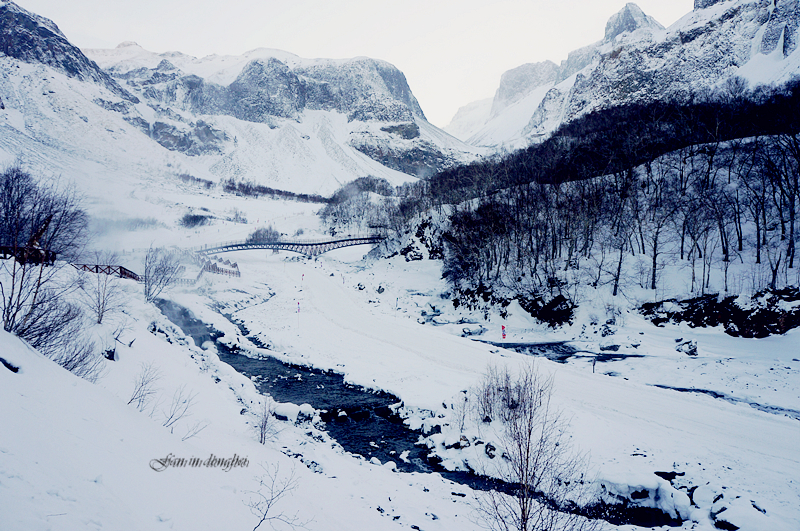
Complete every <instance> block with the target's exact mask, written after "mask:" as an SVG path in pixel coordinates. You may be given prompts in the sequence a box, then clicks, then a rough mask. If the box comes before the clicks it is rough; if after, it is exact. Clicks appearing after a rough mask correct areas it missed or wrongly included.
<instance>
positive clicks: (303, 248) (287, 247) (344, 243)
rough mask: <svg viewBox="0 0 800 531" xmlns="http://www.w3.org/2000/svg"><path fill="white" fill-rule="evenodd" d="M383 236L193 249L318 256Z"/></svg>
mask: <svg viewBox="0 0 800 531" xmlns="http://www.w3.org/2000/svg"><path fill="white" fill-rule="evenodd" d="M384 239H385V237H384V236H362V237H349V238H339V239H331V240H317V241H294V242H293V241H274V242H260V243H254V242H247V241H234V242H226V243H222V244H219V245H215V246H211V247H201V248H199V249H195V252H197V253H200V254H205V255H209V254H218V253H227V252H231V251H248V250H253V249H273V250H277V251H291V252H294V253H300V254H304V255H306V256H319V255H321V254H322V253H327V252H328V251H333V250H334V249H341V248H342V247H353V246H355V245H375V244H378V243H380V242H382V241H383V240H384Z"/></svg>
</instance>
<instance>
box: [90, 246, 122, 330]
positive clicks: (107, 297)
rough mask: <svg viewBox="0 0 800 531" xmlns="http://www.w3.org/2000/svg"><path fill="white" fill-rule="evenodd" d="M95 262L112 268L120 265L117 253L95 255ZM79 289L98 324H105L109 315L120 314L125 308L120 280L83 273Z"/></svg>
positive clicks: (104, 275) (100, 274)
mask: <svg viewBox="0 0 800 531" xmlns="http://www.w3.org/2000/svg"><path fill="white" fill-rule="evenodd" d="M93 262H94V263H95V264H97V265H105V266H112V265H116V264H117V263H118V258H117V255H116V254H115V253H103V252H96V253H94V258H93ZM78 287H79V288H80V290H81V294H82V298H81V300H82V302H83V304H84V306H86V308H87V309H88V310H89V311H90V312H91V314H92V316H93V317H94V319H95V320H96V322H97V324H103V319H105V317H106V316H107V315H111V314H114V313H116V312H119V311H120V310H122V309H123V308H124V307H125V294H124V292H123V290H122V285H121V284H120V281H119V278H117V277H115V276H114V275H106V274H104V273H82V274H81V275H80V277H79V281H78Z"/></svg>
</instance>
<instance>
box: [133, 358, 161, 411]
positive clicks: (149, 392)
mask: <svg viewBox="0 0 800 531" xmlns="http://www.w3.org/2000/svg"><path fill="white" fill-rule="evenodd" d="M160 378H161V373H160V372H159V370H158V369H156V368H155V367H154V366H153V364H152V363H143V364H142V368H141V370H140V371H139V374H137V375H136V380H134V383H133V392H132V393H131V398H130V400H128V404H129V405H130V404H133V405H134V407H135V408H136V409H138V410H139V411H144V410H145V408H147V405H148V404H149V403H150V402H151V401H152V400H153V397H154V396H155V394H156V393H157V392H158V389H156V388H155V383H156V382H157V381H158V380H159V379H160Z"/></svg>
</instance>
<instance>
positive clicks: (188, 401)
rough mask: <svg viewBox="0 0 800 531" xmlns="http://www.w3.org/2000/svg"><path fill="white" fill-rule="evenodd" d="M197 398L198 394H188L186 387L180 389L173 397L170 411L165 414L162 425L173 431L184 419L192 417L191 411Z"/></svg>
mask: <svg viewBox="0 0 800 531" xmlns="http://www.w3.org/2000/svg"><path fill="white" fill-rule="evenodd" d="M195 398H197V393H192V392H191V391H189V392H187V391H186V386H184V385H182V386H180V387H178V388H177V389H176V390H175V393H173V395H172V402H170V406H169V409H167V410H166V411H165V412H164V423H163V424H162V425H163V426H164V427H166V428H170V429H171V428H172V427H173V426H174V425H175V423H176V422H178V421H179V420H181V419H182V418H184V417H188V416H191V413H189V410H190V409H192V406H193V405H194V399H195Z"/></svg>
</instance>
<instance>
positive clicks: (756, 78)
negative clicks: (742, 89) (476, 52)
mask: <svg viewBox="0 0 800 531" xmlns="http://www.w3.org/2000/svg"><path fill="white" fill-rule="evenodd" d="M798 13H800V10H798V2H797V0H777V1H776V2H774V3H773V2H772V1H770V0H716V1H709V0H705V1H703V0H697V1H696V2H695V8H694V10H693V11H691V12H689V13H687V15H685V16H684V17H682V18H681V19H680V20H678V21H677V22H675V23H674V24H673V25H672V26H670V27H669V28H663V27H662V26H661V25H660V24H658V23H657V22H656V21H655V20H654V19H652V18H651V17H648V16H647V15H645V14H644V13H643V12H641V10H640V9H639V8H638V7H636V6H635V4H628V5H626V6H625V7H624V8H623V9H622V10H621V11H620V12H618V13H617V14H615V15H613V16H612V17H611V18H610V19H609V22H608V23H607V25H606V36H605V37H604V39H603V41H600V42H598V43H595V44H593V45H589V46H586V47H583V48H579V49H577V50H575V51H573V52H571V53H570V54H569V57H568V58H567V60H566V61H562V63H561V66H560V72H559V75H558V77H557V80H556V82H555V84H554V86H553V87H552V88H551V89H549V90H548V91H547V92H546V93H544V94H540V99H539V100H538V101H531V102H528V104H527V105H526V109H533V111H532V112H530V111H526V112H530V114H528V115H527V116H526V118H527V120H526V123H525V125H524V126H523V127H519V126H518V125H516V126H512V125H511V123H510V122H511V121H513V122H514V123H515V124H519V123H520V122H521V121H522V119H521V118H520V117H519V116H510V115H508V114H506V115H505V116H499V115H498V116H496V117H488V118H487V121H486V123H484V125H483V126H481V128H480V129H476V130H473V131H471V132H470V133H471V134H470V136H469V137H468V138H467V141H468V143H471V144H473V145H476V146H485V147H490V148H492V149H501V150H507V149H518V148H522V147H526V146H528V145H530V144H531V143H533V142H538V141H541V140H542V139H544V138H546V137H547V136H548V135H550V134H551V133H552V132H553V131H555V130H556V129H557V128H558V127H559V126H560V125H561V124H564V123H568V122H570V121H572V120H575V119H577V118H579V117H580V116H584V115H586V114H587V113H590V112H592V111H594V110H599V109H603V108H610V107H614V106H617V105H625V104H630V103H646V102H648V101H653V100H655V99H659V98H661V99H664V98H666V99H671V98H678V99H686V98H690V97H692V94H698V93H701V92H709V91H710V92H713V91H715V90H719V88H720V87H722V86H724V84H725V82H726V80H727V79H729V78H731V77H737V76H738V77H742V78H743V79H745V80H746V81H747V83H748V84H751V85H753V86H757V85H765V86H773V87H778V86H780V85H781V84H782V83H785V82H787V81H788V80H789V79H790V78H791V77H792V76H793V75H796V73H797V72H798V71H800V56H798V55H797V54H795V52H796V51H797V47H798V46H797V44H798V42H797V41H798V31H799V28H798V26H800V14H798ZM779 47H780V49H779ZM774 53H779V54H780V56H777V55H774ZM521 90H522V91H525V90H527V94H531V93H532V92H533V90H532V86H531V85H529V86H527V87H522V89H521ZM496 98H497V96H496ZM522 99H524V97H523V98H522ZM462 138H464V136H463V135H462Z"/></svg>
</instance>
